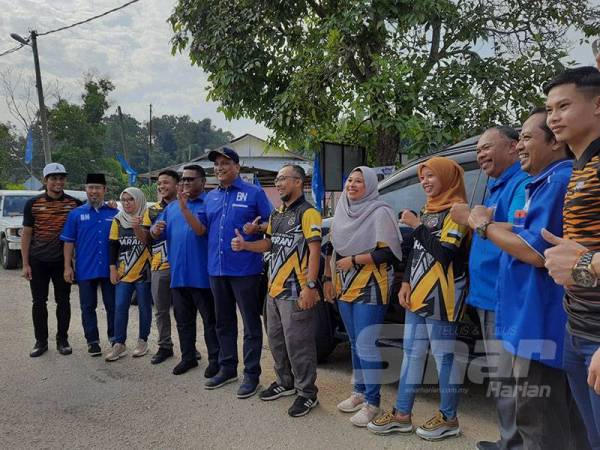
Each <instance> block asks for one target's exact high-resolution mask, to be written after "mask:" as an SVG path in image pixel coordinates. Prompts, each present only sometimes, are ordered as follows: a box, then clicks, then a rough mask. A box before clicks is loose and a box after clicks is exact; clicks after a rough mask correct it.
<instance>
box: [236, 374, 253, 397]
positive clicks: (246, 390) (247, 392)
mask: <svg viewBox="0 0 600 450" xmlns="http://www.w3.org/2000/svg"><path fill="white" fill-rule="evenodd" d="M256 391H258V380H251V379H250V378H247V377H244V381H242V384H240V387H239V388H238V391H237V398H249V397H252V396H253V395H254V394H256Z"/></svg>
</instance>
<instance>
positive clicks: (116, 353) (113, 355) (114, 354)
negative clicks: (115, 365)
mask: <svg viewBox="0 0 600 450" xmlns="http://www.w3.org/2000/svg"><path fill="white" fill-rule="evenodd" d="M125 355H127V347H125V344H119V343H116V344H115V345H113V346H112V349H111V350H110V353H109V354H108V355H106V358H104V359H105V360H106V361H116V360H117V359H119V358H122V357H123V356H125Z"/></svg>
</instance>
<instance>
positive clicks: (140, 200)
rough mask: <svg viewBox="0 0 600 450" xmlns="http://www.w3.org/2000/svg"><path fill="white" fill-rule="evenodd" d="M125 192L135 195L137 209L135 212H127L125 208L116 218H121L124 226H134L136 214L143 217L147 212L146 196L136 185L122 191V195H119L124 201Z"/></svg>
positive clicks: (134, 200)
mask: <svg viewBox="0 0 600 450" xmlns="http://www.w3.org/2000/svg"><path fill="white" fill-rule="evenodd" d="M123 194H129V195H131V196H132V197H133V202H134V203H135V211H134V212H133V214H129V213H126V212H125V210H123V211H119V212H118V213H117V215H116V216H115V218H116V219H118V220H119V222H120V223H121V226H122V227H123V228H133V218H134V217H136V216H137V217H143V216H144V213H145V212H146V196H145V195H144V193H143V192H142V191H141V190H140V189H138V188H136V187H128V188H127V189H125V190H124V191H123V192H121V195H120V196H119V198H120V199H121V201H123Z"/></svg>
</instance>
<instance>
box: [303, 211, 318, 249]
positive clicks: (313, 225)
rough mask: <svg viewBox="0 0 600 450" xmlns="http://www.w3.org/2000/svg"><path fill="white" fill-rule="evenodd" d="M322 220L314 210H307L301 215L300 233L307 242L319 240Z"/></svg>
mask: <svg viewBox="0 0 600 450" xmlns="http://www.w3.org/2000/svg"><path fill="white" fill-rule="evenodd" d="M321 223H322V218H321V214H319V211H317V210H316V209H314V208H310V209H307V210H306V211H304V214H302V233H303V234H304V238H305V239H306V241H307V242H312V241H320V240H321Z"/></svg>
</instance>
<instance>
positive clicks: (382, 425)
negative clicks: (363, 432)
mask: <svg viewBox="0 0 600 450" xmlns="http://www.w3.org/2000/svg"><path fill="white" fill-rule="evenodd" d="M396 414H397V411H396V408H394V409H392V410H391V411H389V412H387V413H385V414H384V415H383V416H381V417H378V418H376V419H373V420H371V422H369V424H368V425H367V430H369V431H370V432H372V433H375V434H391V433H412V430H413V425H412V420H411V419H410V417H408V418H406V419H399V418H398V416H397V415H396Z"/></svg>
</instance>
